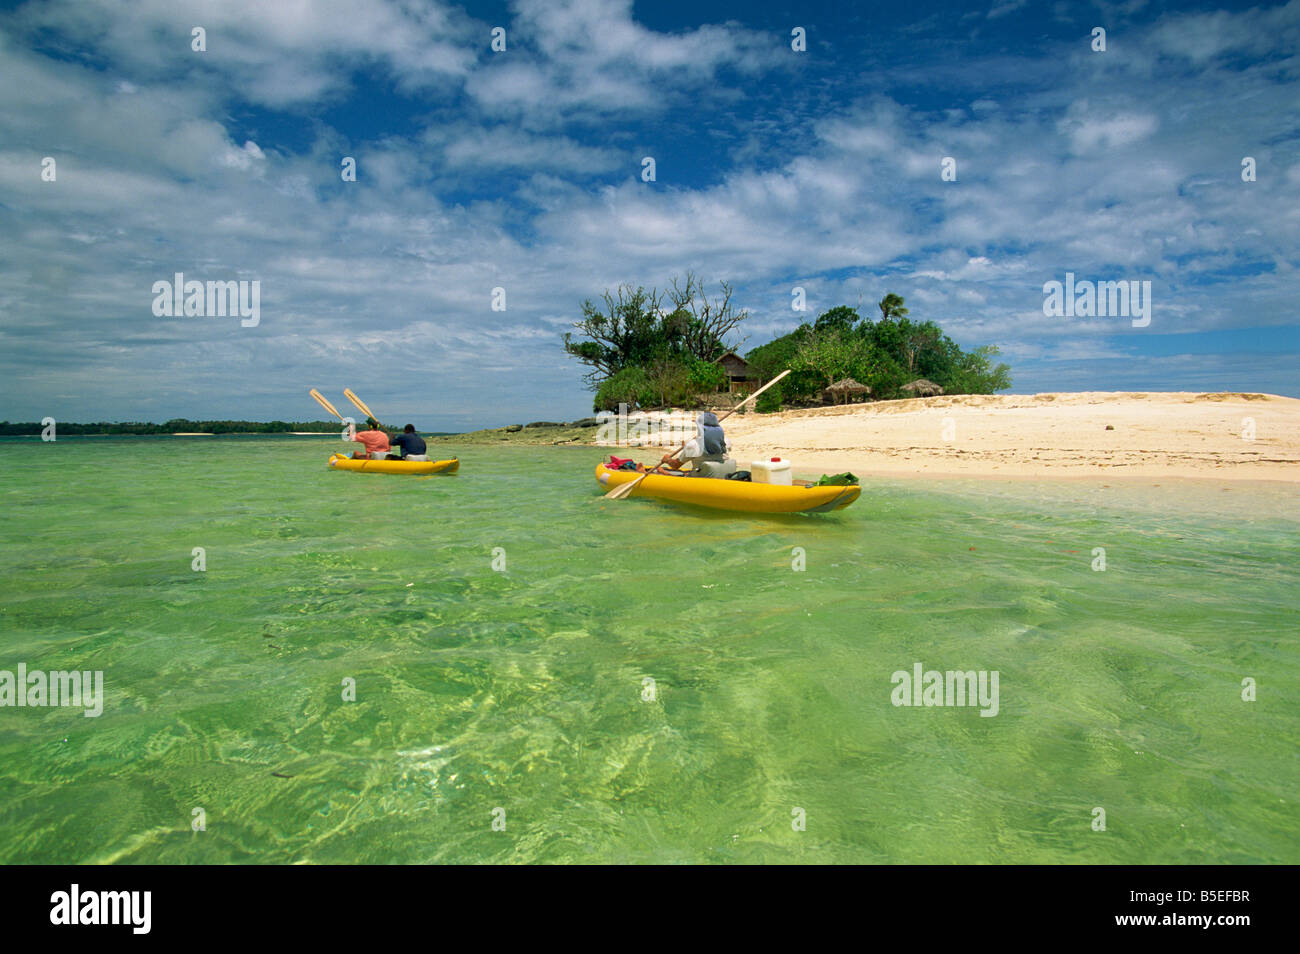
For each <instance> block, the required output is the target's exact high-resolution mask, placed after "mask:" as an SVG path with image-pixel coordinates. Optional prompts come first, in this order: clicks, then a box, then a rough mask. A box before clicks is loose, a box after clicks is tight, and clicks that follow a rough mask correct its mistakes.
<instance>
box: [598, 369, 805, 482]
mask: <svg viewBox="0 0 1300 954" xmlns="http://www.w3.org/2000/svg"><path fill="white" fill-rule="evenodd" d="M791 370H793V369H791V368H786V369H785V370H784V371H782V372H781V373H780V374H778V375H777V376H776V377H774V378H773V379H772V380H771V381H768V382H767V384H765V385H763V386H762V387H761V388H759V389H758V390H757V391H755V392H754V393H753V394H750V395H748V396H746V397H745V399H744V400H743V401H741V402H740V403H739V404H737V405H736V406H735V407H733V408H732V409H731V410H730V411H728V412H727V413H726V414H724V415H722V417H720V418H718V423H722V422H723V421H725V420H726V419H727V418H729V417H731V415H733V414H735V413H736V412H737V411H739V410H740V409H741V408H742V407H744V406H745V405H746V404H748V403H749V402H750V401H752V400H754V398H756V397H758V396H759V395H760V394H762V393H763V392H764V391H766V390H767V389H768V388H770V387H771V386H772V385H774V384H776V383H777V382H778V381H780V380H781V379H782V378H783V377H785V376H786V375H787V374H789V373H790V372H791ZM689 443H690V441H689V440H687V441H685V442H684V443H683V444H682V446H681V447H679V448H677V450H675V451H673V452H672V454H671V455H669V456H671V457H674V458H675V457H676V456H677V455H678V454H680V453H681V452H682V451H684V450H686V445H687V444H689ZM662 466H663V461H660V462H659V463H658V464H656V465H655V467H654V470H647V471H646V472H645V473H644V474H642V475H641V476H640V477H638V478H637V479H636V480H629V481H628V482H627V483H626V484H619V485H618V486H617V487H615V488H614V489H613V490H611V491H610V492H609V493H607V494H605V496H606V497H611V498H613V499H615V500H622V499H624V498H625V497H628V496H630V495H631V493H632V488H633V487H635V486H636V485H637V484H639V483H641V481H643V480H645V479H646V478H647V477H649V476H650V475H651V474H653V473H657V472H658V470H659V468H660V467H662Z"/></svg>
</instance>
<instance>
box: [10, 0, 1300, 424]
mask: <svg viewBox="0 0 1300 954" xmlns="http://www.w3.org/2000/svg"><path fill="white" fill-rule="evenodd" d="M196 26H201V27H203V28H204V30H205V31H206V39H207V50H206V51H204V52H196V51H194V50H192V49H191V30H192V28H193V27H196ZM493 27H504V28H505V30H506V45H507V49H506V51H505V52H493V51H492V50H491V48H490V43H491V31H492V29H493ZM795 27H803V28H804V30H805V31H806V34H807V49H806V51H804V52H795V51H794V50H792V49H791V31H792V29H794V28H795ZM1095 27H1102V28H1103V29H1105V30H1106V50H1105V51H1104V52H1097V51H1094V50H1093V49H1092V31H1093V29H1094V28H1095ZM1297 51H1300V0H1292V2H1291V3H1289V4H1285V5H1280V4H1271V5H1270V4H1260V5H1255V6H1244V5H1240V6H1228V7H1224V6H1221V5H1215V4H1195V3H1184V4H1179V5H1177V6H1176V7H1174V6H1170V5H1161V4H1157V3H1150V2H1142V0H1132V2H1127V3H1096V4H1090V3H1051V2H1049V3H1033V2H1019V3H1018V2H1016V0H990V2H988V3H987V4H973V5H972V4H937V3H926V2H913V3H907V4H893V5H882V4H870V5H865V4H864V5H861V6H854V5H850V4H845V3H813V4H803V3H801V4H794V3H789V4H786V3H773V4H764V3H745V4H741V3H737V2H734V0H733V2H726V3H723V2H693V3H689V4H687V3H672V2H658V3H635V4H634V3H630V2H618V0H576V2H569V0H545V2H543V0H516V2H510V3H490V4H489V3H483V4H472V5H456V4H450V3H442V2H431V0H402V2H396V0H393V2H389V0H370V2H366V3H343V2H334V0H328V2H324V0H323V2H315V3H306V2H291V0H283V2H277V3H262V2H252V0H248V2H237V0H225V2H221V3H217V2H188V0H136V2H129V3H127V2H110V0H75V2H74V0H68V2H63V0H50V2H32V3H26V4H13V3H9V4H0V84H2V87H3V89H4V90H5V91H6V92H5V105H4V108H3V109H2V110H0V317H2V318H3V321H2V322H0V338H2V339H3V347H0V374H2V375H3V377H0V418H5V419H8V420H38V419H40V418H42V417H44V416H46V415H50V416H53V417H55V418H56V419H59V420H92V419H93V420H99V419H109V420H163V419H166V418H168V417H173V416H181V417H195V418H199V417H211V418H250V419H271V418H282V419H294V418H297V419H301V418H310V417H315V416H318V414H317V411H318V409H317V408H316V406H315V405H314V404H313V403H312V402H311V401H310V399H309V398H307V395H306V391H307V389H308V388H310V387H313V386H314V387H319V388H320V389H322V390H323V391H325V392H326V393H327V394H331V395H335V396H338V395H339V394H340V392H341V391H342V389H343V388H344V387H351V388H353V389H354V390H355V391H357V392H358V393H359V394H361V395H362V396H363V397H365V398H366V400H367V402H368V403H370V404H371V405H372V406H373V407H374V408H375V409H376V410H377V411H378V412H379V413H380V415H381V417H383V418H384V419H386V420H390V421H399V420H401V421H405V420H411V421H413V422H415V423H416V424H418V425H419V426H421V427H425V428H436V429H448V430H451V429H461V428H469V427H476V426H490V425H497V424H504V423H512V422H517V421H520V422H521V421H527V420H534V419H561V418H566V419H568V418H574V417H578V416H582V415H583V414H586V413H588V411H589V410H590V394H589V393H588V392H587V391H585V390H584V389H583V386H582V383H581V376H582V371H583V368H582V367H581V366H579V365H578V364H576V363H575V362H573V361H572V360H570V359H567V358H566V357H565V356H564V355H563V352H562V350H561V347H560V335H561V334H562V333H563V332H564V331H565V330H567V328H568V326H569V324H570V323H571V322H572V321H574V320H575V319H576V318H577V317H578V316H579V307H580V304H581V302H582V300H583V299H585V298H589V297H590V298H597V297H599V295H600V293H601V292H602V291H603V290H604V289H606V288H612V287H614V286H616V285H618V284H620V283H631V284H644V285H646V286H658V287H661V288H662V287H664V286H665V285H666V284H668V282H669V281H670V280H671V279H672V278H673V277H674V276H676V275H681V274H683V273H685V272H686V271H687V270H693V271H695V272H696V273H697V274H699V275H700V276H702V277H704V278H706V279H708V280H709V281H711V282H716V281H719V280H725V281H728V282H730V283H731V284H732V285H733V286H734V287H735V298H734V300H735V301H736V302H737V303H738V304H739V305H740V306H741V307H743V308H745V309H747V310H748V311H749V312H750V314H751V318H750V320H749V321H748V322H746V324H745V325H744V326H743V336H744V339H745V340H744V341H743V345H744V348H743V349H742V350H744V349H747V348H750V347H753V346H755V345H758V344H761V343H763V342H764V341H767V340H769V339H770V338H772V337H773V336H775V335H777V334H781V333H784V332H785V331H788V330H790V329H792V328H793V327H795V326H796V325H797V324H798V323H799V322H800V321H802V320H805V319H811V318H812V317H813V316H815V315H816V313H817V312H819V311H821V310H824V309H825V308H828V307H831V306H833V305H836V304H841V303H845V304H851V305H856V304H857V302H858V301H859V298H861V299H862V300H863V302H864V303H865V305H866V307H867V309H871V308H872V305H871V303H872V302H875V301H877V300H879V299H880V297H881V296H883V295H884V294H885V292H887V291H892V292H896V293H898V294H901V295H903V296H904V297H905V298H906V299H907V304H908V306H909V307H910V308H911V310H912V314H913V316H914V317H919V318H926V319H933V320H934V321H936V322H938V323H939V324H940V325H941V326H942V327H943V328H944V329H945V330H946V331H948V333H949V334H950V335H952V336H953V337H954V338H955V339H956V340H957V341H958V342H959V343H961V344H962V345H963V346H966V347H974V346H977V345H981V344H997V345H998V346H999V347H1000V348H1001V349H1002V351H1003V359H1004V360H1006V361H1007V362H1008V363H1009V364H1010V365H1011V367H1012V372H1013V378H1014V387H1013V391H1015V392H1022V393H1026V392H1036V391H1054V390H1143V391H1156V390H1186V391H1202V390H1208V391H1219V390H1246V391H1269V392H1273V393H1279V394H1287V395H1293V396H1300V383H1298V381H1300V376H1298V375H1297V373H1296V372H1297V367H1298V366H1300V361H1298V360H1297V359H1298V358H1300V316H1298V313H1297V303H1296V294H1295V289H1296V276H1297V271H1296V269H1297V266H1298V265H1300V110H1298V109H1297V103H1298V102H1300V97H1298V96H1297V93H1298V92H1300V83H1298V82H1297V81H1298V79H1300V53H1298V52H1297ZM47 156H48V157H53V158H54V159H55V162H56V170H57V173H56V179H55V180H54V181H53V182H49V181H43V180H42V178H41V163H42V159H43V158H44V157H47ZM344 156H352V157H355V159H356V161H357V181H356V182H344V181H342V179H341V177H340V175H339V172H340V161H341V159H342V158H343V157H344ZM645 156H652V157H654V159H655V162H656V173H657V179H656V181H654V182H643V181H642V179H641V170H642V158H643V157H645ZM1247 156H1249V157H1253V158H1254V160H1255V164H1256V170H1257V172H1256V177H1257V178H1256V181H1254V182H1243V181H1242V175H1241V172H1242V166H1241V163H1242V160H1243V158H1244V157H1247ZM944 157H952V158H954V159H955V160H956V169H957V178H956V181H948V182H945V181H942V179H941V176H940V168H941V167H940V163H941V161H942V159H943V158H944ZM1067 271H1070V272H1073V273H1075V275H1076V276H1077V277H1078V278H1080V279H1088V280H1092V281H1109V280H1145V281H1150V282H1151V283H1152V300H1153V310H1152V321H1151V324H1150V325H1149V326H1148V327H1145V328H1134V327H1131V325H1130V323H1129V322H1128V321H1127V320H1126V319H1123V318H1052V317H1047V316H1045V315H1044V314H1043V308H1042V306H1043V297H1044V296H1043V284H1044V283H1045V282H1048V281H1052V280H1062V279H1063V278H1064V275H1065V273H1066V272H1067ZM176 272H183V273H184V274H185V275H186V278H188V279H199V280H239V279H243V280H249V281H251V280H257V281H260V283H261V293H262V298H261V321H260V323H259V324H258V325H257V326H256V327H241V325H240V322H239V321H238V320H237V319H230V318H215V317H214V318H200V317H190V318H160V317H156V316H155V315H154V314H153V311H152V308H151V305H152V302H153V299H154V295H153V293H152V290H151V289H152V286H153V283H154V282H156V281H159V280H170V279H171V277H172V275H173V274H174V273H176ZM498 286H499V287H502V288H504V289H505V291H506V310H505V311H504V312H502V311H493V310H492V308H491V302H492V289H493V288H495V287H498ZM795 286H799V287H802V288H804V289H805V290H806V294H807V298H808V311H807V312H806V313H804V314H799V313H797V312H794V311H792V309H791V290H792V288H794V287H795ZM737 343H740V342H737Z"/></svg>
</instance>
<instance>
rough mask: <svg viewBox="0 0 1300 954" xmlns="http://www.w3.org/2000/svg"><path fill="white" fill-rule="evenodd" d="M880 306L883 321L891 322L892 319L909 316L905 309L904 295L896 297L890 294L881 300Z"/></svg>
mask: <svg viewBox="0 0 1300 954" xmlns="http://www.w3.org/2000/svg"><path fill="white" fill-rule="evenodd" d="M879 305H880V320H881V321H889V320H890V319H891V318H903V317H906V315H907V309H906V308H904V307H903V296H902V295H895V294H894V293H893V292H890V293H889V294H888V295H886V296H885V297H884V298H882V299H880V302H879Z"/></svg>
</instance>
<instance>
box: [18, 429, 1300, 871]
mask: <svg viewBox="0 0 1300 954" xmlns="http://www.w3.org/2000/svg"><path fill="white" fill-rule="evenodd" d="M339 446H340V444H339V442H338V441H336V440H333V439H330V440H325V439H321V438H297V439H280V440H275V439H263V438H242V439H229V440H225V439H212V438H207V439H190V440H186V439H176V438H160V439H152V440H150V439H134V440H130V439H128V440H113V439H65V440H60V441H58V442H56V443H53V444H43V443H41V442H39V441H22V440H19V441H7V442H0V501H2V502H3V506H4V512H5V514H4V515H5V524H4V526H5V530H4V534H3V537H2V538H0V669H3V670H10V671H13V670H16V668H17V666H18V664H19V663H25V664H26V666H27V667H28V669H29V670H31V669H45V670H59V669H78V670H102V671H103V672H104V679H105V696H106V699H105V708H104V712H103V714H102V715H101V716H100V717H99V718H86V717H85V716H84V715H83V714H82V713H81V712H80V711H79V710H75V709H70V708H68V709H50V708H46V709H33V708H21V709H19V708H0V861H3V862H6V863H16V862H164V863H213V862H322V863H329V862H512V861H513V862H1037V863H1043V862H1048V863H1052V862H1088V863H1165V862H1190V863H1201V862H1291V863H1295V862H1297V861H1300V839H1297V827H1298V826H1297V812H1296V800H1297V797H1298V796H1300V772H1298V766H1297V758H1298V756H1297V752H1298V751H1300V749H1298V748H1297V741H1298V740H1300V702H1298V701H1297V700H1300V648H1298V647H1297V637H1296V632H1297V631H1296V619H1297V608H1298V604H1300V571H1298V570H1297V560H1298V559H1300V543H1298V539H1300V538H1298V536H1297V531H1298V530H1300V517H1298V516H1297V512H1296V511H1297V508H1296V497H1295V495H1294V492H1293V491H1291V490H1290V489H1287V488H1281V487H1277V486H1271V487H1270V486H1256V487H1246V486H1245V485H1233V486H1232V489H1231V490H1224V489H1223V488H1224V487H1225V486H1227V485H1224V484H1216V483H1214V482H1206V483H1198V484H1190V485H1174V484H1173V483H1172V482H1166V483H1165V485H1164V486H1161V487H1153V486H1152V484H1151V483H1150V482H1148V483H1145V484H1143V485H1141V486H1139V485H1136V484H1112V486H1110V487H1105V486H1103V483H1102V482H1101V481H1062V482H1058V483H1035V482H1019V483H1012V482H988V481H952V482H939V481H929V482H924V483H913V484H909V483H907V482H904V481H898V480H893V481H879V480H874V479H870V478H868V479H866V480H864V490H863V496H862V498H861V500H859V501H858V503H856V504H855V505H854V506H853V507H851V508H849V509H848V510H845V511H842V512H840V513H837V514H834V515H830V516H796V517H779V518H773V517H747V516H743V515H732V514H729V515H715V514H709V513H706V512H703V511H695V510H690V509H684V508H679V507H673V506H670V505H666V504H662V503H658V502H655V501H651V500H645V499H641V500H638V499H635V498H633V499H631V500H627V501H621V502H620V501H606V500H604V499H602V497H601V489H600V488H599V487H598V486H597V484H596V482H595V480H594V479H593V476H592V470H593V467H594V465H595V462H596V461H597V460H598V459H599V458H600V457H601V454H600V453H599V452H598V451H594V450H590V449H564V448H556V449H550V448H509V449H495V448H490V447H475V448H472V449H470V450H467V451H466V452H465V453H463V454H462V458H463V463H462V467H461V473H460V475H459V476H456V477H427V478H411V477H391V476H381V475H360V474H353V473H338V472H331V471H329V470H328V469H327V468H326V467H325V459H326V457H327V456H328V454H329V453H331V452H333V451H334V450H336V449H337V448H338V447H339ZM445 449H446V450H449V451H450V452H453V453H454V452H455V450H456V448H455V447H454V446H452V447H450V448H445ZM438 450H439V452H440V453H441V452H442V451H443V450H444V448H443V447H441V446H440V447H439V448H438ZM797 463H798V462H797V461H796V470H798V467H797ZM812 476H814V477H815V476H816V475H815V474H814V475H812ZM195 547H203V548H204V550H205V551H206V564H207V569H206V571H205V572H196V571H194V570H193V569H192V568H191V565H192V561H193V559H194V557H193V556H192V551H193V549H194V548H195ZM796 547H798V548H802V551H803V554H804V557H803V559H804V560H806V570H804V571H803V572H798V571H796V570H794V569H792V564H793V563H794V562H795V560H796V557H797V556H798V552H797V551H796V550H795V549H794V548H796ZM1095 547H1104V548H1105V551H1106V563H1107V568H1106V570H1105V571H1104V572H1097V571H1094V570H1093V569H1092V564H1093V562H1094V559H1095V558H1094V556H1093V552H1092V551H1093V549H1094V548H1095ZM497 548H500V549H499V550H498V549H497ZM494 559H495V560H496V561H497V565H498V566H500V565H501V560H502V559H504V561H505V562H504V571H498V570H494V568H493V561H494ZM916 663H921V664H922V665H923V666H924V667H925V668H926V669H936V670H950V669H959V670H997V671H998V672H999V675H1000V680H999V688H1000V694H999V695H1000V698H999V712H998V714H997V715H996V716H995V717H992V718H986V717H981V716H980V714H979V709H978V708H902V707H895V706H894V705H892V704H891V702H890V698H891V693H892V691H893V684H892V682H891V676H892V674H893V673H894V672H896V671H900V670H902V671H909V672H910V671H911V669H912V667H913V666H914V664H916ZM1246 677H1250V678H1253V679H1255V680H1256V682H1257V684H1258V701H1256V702H1253V703H1251V702H1244V701H1242V698H1241V694H1242V680H1243V679H1244V678H1246ZM647 678H652V679H653V680H654V681H655V682H654V687H653V688H654V690H655V691H654V693H651V692H650V691H649V690H650V687H649V686H648V684H647V683H646V682H645V680H646V679H647ZM348 679H354V680H355V681H356V683H355V684H356V701H355V702H345V701H344V700H343V699H342V698H341V695H342V693H343V683H344V681H345V680H348ZM651 696H652V698H650V699H649V700H648V701H647V698H645V697H651ZM1098 807H1101V808H1104V809H1105V812H1106V830H1105V831H1104V832H1101V831H1094V830H1093V828H1092V825H1093V818H1094V815H1093V810H1094V808H1098ZM196 809H202V811H203V815H204V817H205V818H206V831H201V832H195V831H192V830H191V823H192V820H193V819H194V817H195V815H194V812H195V810H196ZM796 809H802V810H803V811H804V812H805V813H806V830H805V831H796V830H794V826H793V825H792V821H794V820H795V810H796ZM494 819H495V820H498V821H499V822H500V821H504V826H505V827H504V830H501V831H499V830H494V827H493V822H494Z"/></svg>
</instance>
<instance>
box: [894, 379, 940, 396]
mask: <svg viewBox="0 0 1300 954" xmlns="http://www.w3.org/2000/svg"><path fill="white" fill-rule="evenodd" d="M903 390H904V391H907V392H908V393H909V394H912V395H914V396H915V397H937V396H938V395H940V394H942V393H943V388H941V387H939V385H937V384H935V383H934V382H933V381H930V380H927V379H926V378H917V379H916V380H915V381H913V382H911V383H910V384H904V385H903Z"/></svg>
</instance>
